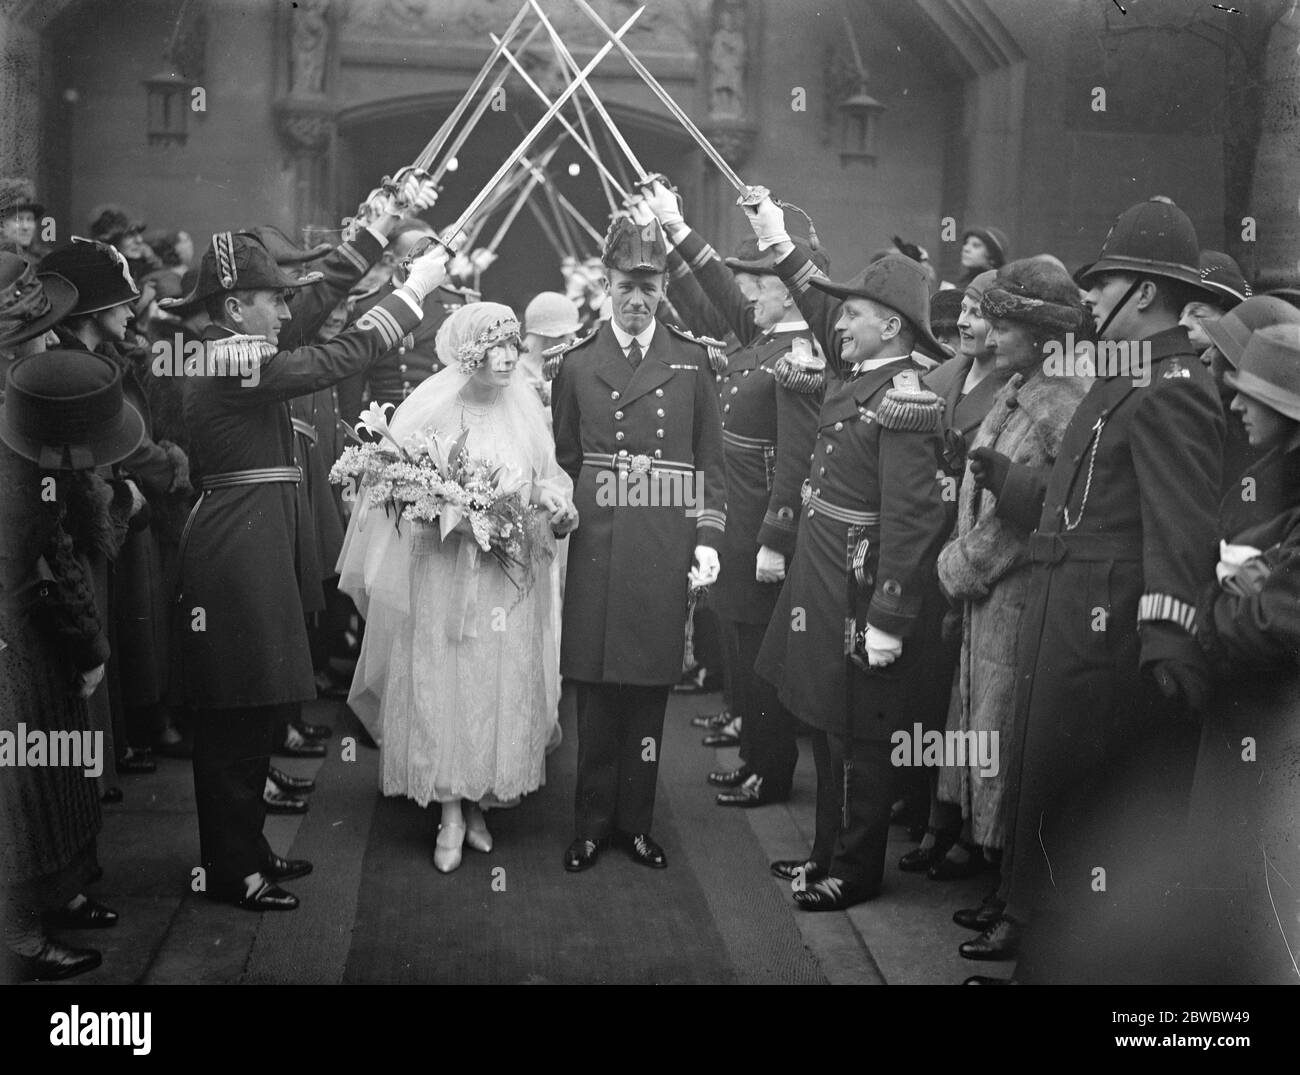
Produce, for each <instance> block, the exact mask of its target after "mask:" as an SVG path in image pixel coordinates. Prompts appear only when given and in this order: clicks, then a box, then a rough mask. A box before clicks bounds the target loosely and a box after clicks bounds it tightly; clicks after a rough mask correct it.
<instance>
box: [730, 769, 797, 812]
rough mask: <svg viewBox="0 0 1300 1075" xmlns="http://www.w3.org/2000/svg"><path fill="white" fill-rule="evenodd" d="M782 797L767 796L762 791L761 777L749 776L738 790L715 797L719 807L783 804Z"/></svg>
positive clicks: (767, 794)
mask: <svg viewBox="0 0 1300 1075" xmlns="http://www.w3.org/2000/svg"><path fill="white" fill-rule="evenodd" d="M784 801H785V798H784V796H777V795H772V794H769V793H768V792H766V791H764V790H763V778H762V777H761V776H751V777H750V778H749V779H748V780H746V781H745V782H744V783H743V784H741V785H740V787H738V788H734V789H733V790H731V791H720V792H718V796H717V803H718V805H719V806H743V807H746V808H748V807H754V806H767V805H768V804H769V803H778V802H784Z"/></svg>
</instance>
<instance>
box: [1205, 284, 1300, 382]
mask: <svg viewBox="0 0 1300 1075" xmlns="http://www.w3.org/2000/svg"><path fill="white" fill-rule="evenodd" d="M1270 325H1300V310H1297V309H1296V308H1295V307H1294V306H1292V305H1291V304H1290V303H1289V302H1286V301H1284V300H1283V299H1279V298H1278V297H1277V296H1276V295H1253V296H1251V297H1250V298H1248V299H1247V300H1246V301H1245V302H1243V303H1240V304H1239V305H1237V306H1234V307H1233V308H1232V309H1231V310H1229V311H1228V312H1227V313H1226V314H1224V315H1223V316H1222V317H1220V318H1219V319H1218V320H1216V321H1204V322H1202V323H1201V328H1203V329H1204V330H1205V334H1206V335H1207V336H1209V337H1210V339H1211V340H1212V341H1213V342H1214V346H1215V347H1217V348H1218V349H1219V351H1220V352H1221V353H1222V355H1223V357H1224V358H1226V359H1227V360H1228V361H1229V362H1230V363H1231V364H1232V365H1234V366H1240V365H1241V356H1242V354H1244V353H1245V350H1246V344H1248V343H1249V342H1250V337H1251V334H1252V333H1255V332H1258V331H1259V330H1260V329H1262V328H1268V327H1269V326H1270Z"/></svg>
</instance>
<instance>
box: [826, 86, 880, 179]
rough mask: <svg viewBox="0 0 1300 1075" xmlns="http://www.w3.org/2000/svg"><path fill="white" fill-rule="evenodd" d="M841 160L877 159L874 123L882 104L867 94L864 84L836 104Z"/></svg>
mask: <svg viewBox="0 0 1300 1075" xmlns="http://www.w3.org/2000/svg"><path fill="white" fill-rule="evenodd" d="M838 107H839V110H840V162H841V163H843V164H848V163H849V162H850V161H871V162H873V163H874V162H875V159H876V124H877V122H878V121H879V119H880V114H881V113H882V112H884V110H885V106H884V105H882V104H881V103H880V102H879V101H877V100H876V99H875V98H874V97H872V96H871V94H869V93H867V83H866V80H865V79H863V80H861V81H860V82H859V83H858V88H857V91H856V92H855V93H854V94H853V95H852V96H851V97H849V98H847V99H846V100H843V101H841V102H840V103H839V106H838Z"/></svg>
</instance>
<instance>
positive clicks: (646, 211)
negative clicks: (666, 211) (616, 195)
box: [627, 198, 655, 228]
mask: <svg viewBox="0 0 1300 1075" xmlns="http://www.w3.org/2000/svg"><path fill="white" fill-rule="evenodd" d="M627 212H628V215H629V216H630V217H631V218H632V223H633V224H635V225H636V226H637V227H638V228H644V227H645V226H646V225H647V224H649V223H650V221H652V220H654V218H655V214H654V210H653V209H651V208H650V203H649V202H647V201H646V200H645V199H644V198H637V199H636V200H635V201H630V202H628V203H627Z"/></svg>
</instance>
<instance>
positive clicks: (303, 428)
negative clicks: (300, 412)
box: [289, 418, 316, 444]
mask: <svg viewBox="0 0 1300 1075" xmlns="http://www.w3.org/2000/svg"><path fill="white" fill-rule="evenodd" d="M289 421H290V422H291V423H293V431H294V432H295V433H301V434H302V435H303V436H304V437H306V438H307V439H308V440H309V441H311V442H312V444H315V443H316V427H315V426H314V425H312V424H311V423H310V422H305V421H303V420H302V419H301V418H290V419H289Z"/></svg>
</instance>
